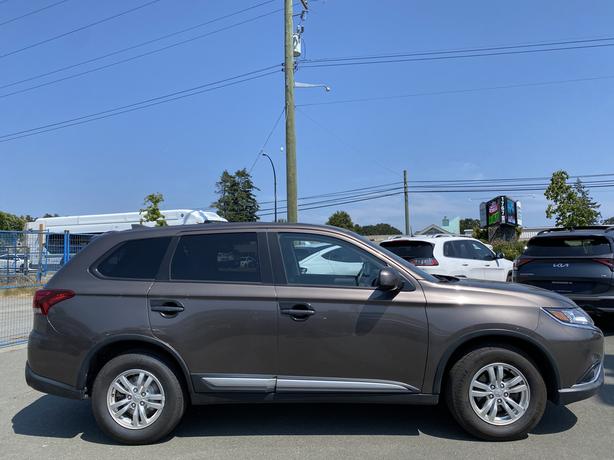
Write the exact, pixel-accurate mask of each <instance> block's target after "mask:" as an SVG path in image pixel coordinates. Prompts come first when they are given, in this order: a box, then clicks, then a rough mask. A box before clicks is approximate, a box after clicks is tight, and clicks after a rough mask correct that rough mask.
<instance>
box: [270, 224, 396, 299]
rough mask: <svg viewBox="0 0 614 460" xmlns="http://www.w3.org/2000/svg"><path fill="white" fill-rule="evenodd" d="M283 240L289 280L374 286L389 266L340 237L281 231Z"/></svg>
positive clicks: (310, 283)
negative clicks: (381, 271)
mask: <svg viewBox="0 0 614 460" xmlns="http://www.w3.org/2000/svg"><path fill="white" fill-rule="evenodd" d="M279 244H280V247H281V252H282V258H283V263H284V269H285V272H286V279H287V281H288V284H303V285H320V286H343V287H349V286H359V287H372V286H374V285H375V282H376V280H377V277H378V275H379V271H380V270H381V269H382V268H384V267H385V266H386V264H385V263H383V262H382V261H380V260H379V259H377V258H376V257H373V256H372V255H371V254H369V253H367V252H366V251H363V250H362V249H360V248H358V247H356V246H354V245H353V244H351V243H348V242H346V241H342V240H339V239H337V238H331V237H327V236H319V235H309V234H300V233H281V234H279Z"/></svg>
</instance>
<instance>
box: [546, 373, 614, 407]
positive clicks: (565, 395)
mask: <svg viewBox="0 0 614 460" xmlns="http://www.w3.org/2000/svg"><path fill="white" fill-rule="evenodd" d="M603 382H604V370H603V364H601V365H600V369H599V372H598V374H597V376H596V377H595V379H594V380H593V381H591V382H586V383H579V384H576V385H573V386H572V387H570V388H562V389H560V390H559V392H558V393H559V394H558V401H557V402H558V404H561V405H566V404H570V403H573V402H576V401H582V400H583V399H588V398H590V397H591V396H593V395H594V394H596V393H597V392H598V391H599V389H600V388H601V386H602V385H603Z"/></svg>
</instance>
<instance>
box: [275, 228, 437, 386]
mask: <svg viewBox="0 0 614 460" xmlns="http://www.w3.org/2000/svg"><path fill="white" fill-rule="evenodd" d="M323 244H326V245H330V246H331V247H334V248H335V250H338V251H339V254H338V258H337V262H338V263H337V264H336V265H335V266H334V267H335V268H334V270H332V269H331V270H329V271H328V272H327V273H310V272H309V271H305V270H303V265H304V264H303V263H302V262H303V260H304V259H303V254H304V253H305V249H306V248H309V247H314V246H318V245H323ZM270 246H271V249H272V251H273V257H274V260H275V261H276V262H275V263H274V270H275V276H276V281H277V284H276V289H277V294H278V300H279V355H278V356H279V375H278V379H277V391H278V392H327V391H328V392H353V393H356V392H391V391H392V392H399V391H400V392H415V391H419V390H420V389H421V387H422V379H423V374H424V366H425V362H426V355H427V346H428V325H427V319H426V311H425V304H426V302H425V298H424V294H423V292H422V290H421V288H420V286H419V285H418V283H416V282H415V281H413V282H410V281H409V280H408V281H407V283H406V286H405V288H404V289H403V290H402V291H400V292H394V293H391V292H384V291H381V290H378V289H377V288H376V287H375V286H374V283H375V279H376V278H377V275H378V273H379V270H380V269H381V268H383V267H385V266H386V263H385V262H384V261H382V260H380V259H379V258H377V257H376V256H374V255H373V254H371V253H370V252H368V251H366V250H365V249H364V248H361V247H360V246H358V245H356V244H355V243H354V242H350V241H348V240H345V239H342V238H334V237H331V236H328V235H322V234H317V233H303V232H290V231H289V232H283V233H271V235H270ZM341 253H343V254H341ZM343 261H345V262H343ZM344 263H346V264H347V266H346V267H343V266H342V264H344ZM356 264H359V265H360V266H359V267H358V268H357V267H356Z"/></svg>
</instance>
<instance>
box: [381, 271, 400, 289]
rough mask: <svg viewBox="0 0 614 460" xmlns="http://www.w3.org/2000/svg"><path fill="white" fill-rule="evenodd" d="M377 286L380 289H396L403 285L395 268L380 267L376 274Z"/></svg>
mask: <svg viewBox="0 0 614 460" xmlns="http://www.w3.org/2000/svg"><path fill="white" fill-rule="evenodd" d="M377 287H378V288H379V289H381V290H382V291H396V290H399V289H401V288H402V287H403V280H402V279H401V276H400V275H399V274H398V273H397V272H396V270H394V269H392V268H390V267H386V268H382V269H381V270H380V271H379V275H378V276H377Z"/></svg>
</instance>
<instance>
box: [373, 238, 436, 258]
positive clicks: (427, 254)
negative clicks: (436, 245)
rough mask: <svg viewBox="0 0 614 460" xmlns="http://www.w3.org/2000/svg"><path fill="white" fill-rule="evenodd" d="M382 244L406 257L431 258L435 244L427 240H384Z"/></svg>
mask: <svg viewBox="0 0 614 460" xmlns="http://www.w3.org/2000/svg"><path fill="white" fill-rule="evenodd" d="M381 246H382V247H384V248H386V249H388V250H389V251H390V252H393V253H395V254H396V255H397V256H400V257H403V258H404V259H430V258H432V257H433V245H432V244H431V243H428V242H426V241H384V242H382V243H381Z"/></svg>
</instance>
